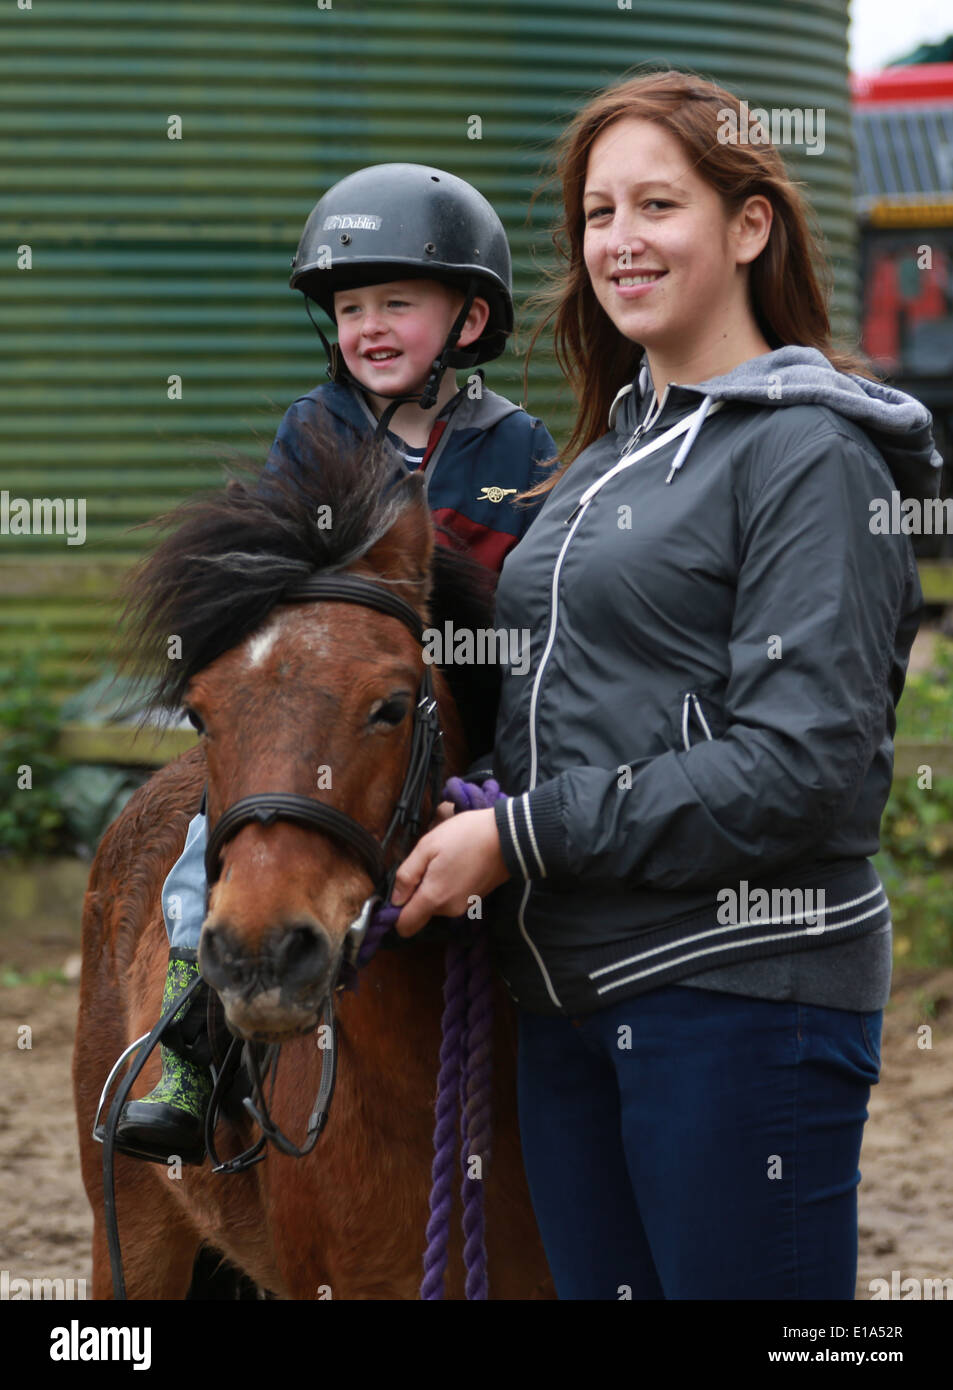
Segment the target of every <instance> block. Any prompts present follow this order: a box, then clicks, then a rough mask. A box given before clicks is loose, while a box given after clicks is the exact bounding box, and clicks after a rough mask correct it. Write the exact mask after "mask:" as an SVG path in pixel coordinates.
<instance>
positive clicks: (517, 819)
mask: <svg viewBox="0 0 953 1390" xmlns="http://www.w3.org/2000/svg"><path fill="white" fill-rule="evenodd" d="M494 815H495V816H496V828H497V830H498V831H499V835H500V849H501V852H502V854H503V862H504V863H505V865H506V867H507V868H508V869H509V871H510V873H511V874H512V876H513V877H514V878H522V879H531V878H546V877H547V874H548V872H549V870H550V869H551V868H553V867H555V866H556V865H557V864H558V863H559V847H560V845H561V844H562V839H563V836H562V818H561V816H560V811H559V788H558V786H557V784H556V782H547V783H545V784H544V785H543V786H542V787H537V788H536V790H535V791H532V792H523V794H522V795H521V796H511V797H509V798H508V799H507V800H506V801H498V802H497V804H496V806H495V807H494Z"/></svg>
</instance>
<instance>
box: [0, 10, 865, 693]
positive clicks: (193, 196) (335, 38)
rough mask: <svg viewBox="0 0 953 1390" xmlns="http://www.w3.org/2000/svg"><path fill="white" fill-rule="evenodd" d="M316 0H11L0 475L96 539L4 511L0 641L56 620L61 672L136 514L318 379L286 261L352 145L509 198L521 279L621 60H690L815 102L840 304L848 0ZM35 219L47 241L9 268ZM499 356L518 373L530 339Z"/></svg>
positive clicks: (310, 336)
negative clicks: (71, 510) (519, 350)
mask: <svg viewBox="0 0 953 1390" xmlns="http://www.w3.org/2000/svg"><path fill="white" fill-rule="evenodd" d="M24 2H25V0H24ZM322 3H327V0H298V2H295V3H292V2H291V0H262V2H261V3H244V4H226V3H220V2H219V0H203V3H200V4H196V3H181V0H179V2H178V3H176V2H172V3H169V2H168V0H167V2H166V3H162V4H144V3H142V0H134V3H125V2H124V0H84V3H83V4H81V5H78V4H76V3H75V0H37V3H36V5H35V8H34V9H31V10H19V9H17V8H16V7H15V5H14V4H13V3H12V0H11V3H9V4H6V5H4V6H3V8H2V11H0V52H2V53H3V54H4V55H5V59H6V61H5V62H4V64H3V67H4V69H5V71H4V80H3V82H2V86H0V178H2V187H3V199H2V202H0V246H2V247H3V248H4V250H3V254H2V256H0V266H2V269H0V297H2V298H0V303H2V314H0V342H2V353H3V358H4V367H5V370H4V372H3V376H2V382H0V400H2V412H0V418H2V425H0V449H2V456H0V489H7V490H8V491H9V492H10V493H11V494H12V495H14V496H27V497H33V496H37V495H45V496H51V497H52V496H58V497H77V498H78V497H84V498H85V499H86V504H87V539H86V543H85V545H84V546H82V547H79V546H76V547H67V546H66V543H65V540H64V538H62V537H56V536H49V537H36V538H34V537H29V538H27V537H16V538H15V537H11V536H0V664H2V663H3V662H4V661H5V660H9V659H10V658H11V657H12V658H14V659H16V658H17V656H18V655H20V654H22V653H23V652H24V651H25V650H27V649H38V648H44V642H45V640H46V639H45V638H44V636H43V634H44V632H49V633H51V634H53V635H54V636H55V638H56V640H57V641H58V643H59V650H58V651H53V650H51V651H49V652H48V653H47V655H46V656H45V658H44V661H45V665H44V670H45V672H46V675H47V677H48V680H49V682H50V684H51V685H52V686H53V687H55V688H57V689H61V690H67V689H71V688H75V687H77V686H78V685H82V684H84V683H85V682H86V681H88V680H90V679H92V678H93V676H94V675H95V674H96V672H97V669H98V663H99V661H100V660H101V657H102V651H103V646H104V641H105V638H106V636H107V634H108V631H109V628H110V625H111V622H112V617H111V613H110V609H109V606H108V604H106V605H105V606H104V605H103V604H102V603H101V602H100V598H99V596H100V595H101V594H103V593H104V592H105V593H107V594H108V592H109V591H110V590H111V588H112V586H113V584H114V581H115V578H116V575H117V573H118V572H120V571H121V569H122V568H123V566H124V565H125V564H126V563H127V562H128V560H129V558H130V557H131V556H132V555H134V554H135V553H136V552H137V551H138V550H140V549H141V547H142V546H143V544H145V541H146V536H145V535H144V534H143V533H142V532H139V533H132V534H131V533H130V531H129V529H128V528H129V527H130V526H131V525H133V524H134V523H137V522H142V521H145V520H146V519H147V518H149V517H150V516H152V515H154V514H155V513H157V512H159V511H161V510H164V509H166V508H167V507H168V506H170V505H171V504H174V503H175V502H176V501H178V500H180V499H181V498H182V497H183V496H184V495H185V494H186V493H187V492H188V491H189V490H190V489H192V488H195V487H199V486H206V485H209V484H214V483H215V482H216V481H217V480H218V478H219V477H220V471H219V467H218V465H217V463H216V462H215V461H214V460H215V455H216V452H221V448H222V447H223V446H225V447H234V448H240V449H243V450H245V451H246V452H248V453H249V454H251V456H252V457H253V458H255V459H257V460H259V461H262V460H263V459H264V456H265V453H266V451H267V447H268V444H269V442H270V440H271V438H272V437H273V434H274V430H275V427H276V425H277V423H278V421H279V419H280V418H281V415H282V413H283V411H284V409H285V407H286V406H287V404H288V403H289V402H290V401H291V400H292V399H293V398H294V397H295V396H297V395H299V394H301V393H302V392H303V391H306V390H308V389H310V388H311V387H312V386H314V385H315V384H317V382H318V381H320V380H322V379H323V358H322V355H321V353H320V345H319V343H318V340H317V338H316V335H315V334H314V330H313V328H312V327H311V325H310V323H309V322H308V320H307V317H306V315H305V313H304V308H303V304H302V301H301V298H300V296H299V295H297V294H292V292H291V291H289V290H288V288H287V275H288V268H289V261H290V258H291V255H292V253H293V251H294V249H295V246H296V244H297V239H298V235H299V232H300V230H301V227H302V225H303V223H304V220H305V217H306V215H307V213H308V211H309V210H310V208H311V206H312V205H313V203H314V202H315V201H316V199H317V197H318V196H319V195H320V193H321V192H322V191H323V190H324V189H325V188H326V187H327V186H328V185H329V184H331V183H332V182H333V181H334V180H336V179H337V178H339V177H341V176H343V175H344V174H345V173H347V172H348V171H350V170H352V169H354V168H356V167H358V166H360V165H362V164H369V163H376V162H382V161H386V160H398V159H399V160H405V159H406V160H411V161H421V162H426V163H431V164H436V165H438V166H443V167H445V168H448V169H450V170H452V171H454V172H455V173H458V174H461V175H463V176H464V177H466V178H469V179H470V180H472V181H473V182H474V183H476V184H477V186H478V187H479V188H480V189H481V190H482V191H483V192H484V193H485V194H486V195H487V196H488V197H489V198H490V200H491V201H492V202H493V203H494V204H495V205H496V207H497V208H498V209H499V211H500V214H501V216H502V217H503V219H504V222H505V223H506V226H507V229H508V231H509V233H510V236H511V240H512V245H513V252H514V263H515V269H516V280H517V292H518V296H519V297H520V298H522V297H524V296H525V294H526V292H527V291H528V290H529V288H530V287H531V286H532V285H533V283H534V281H535V280H536V270H535V268H534V258H535V265H541V264H543V263H545V260H546V256H547V253H548V250H549V240H548V235H547V233H546V230H545V228H546V224H547V221H548V217H549V207H548V206H547V204H546V202H545V201H542V200H541V201H540V202H538V203H537V206H536V209H535V212H534V214H533V217H532V219H531V220H530V221H528V220H527V212H528V203H529V198H530V196H531V194H532V192H533V190H534V189H535V188H536V187H537V185H538V183H539V181H540V180H539V172H540V169H541V167H542V166H543V163H544V161H545V157H546V151H547V148H548V147H549V145H550V142H551V141H552V139H553V138H554V137H555V136H556V135H557V134H558V132H559V131H560V129H561V128H562V127H563V125H564V124H565V121H566V119H567V118H568V116H569V115H570V114H571V112H572V111H573V110H575V109H576V108H577V107H578V106H579V105H580V104H581V102H582V101H583V100H584V99H585V97H586V96H587V95H588V94H589V93H590V92H592V91H594V90H597V89H599V88H601V87H603V86H606V85H608V84H609V83H610V82H613V81H615V80H618V79H619V78H620V77H621V76H622V75H623V73H624V72H625V71H626V70H627V69H628V68H630V67H631V66H632V65H634V64H636V63H639V62H642V61H644V60H654V61H663V62H669V63H672V64H673V65H675V66H679V67H689V68H693V69H695V70H697V71H699V72H701V73H703V74H705V75H708V76H711V77H714V78H715V79H717V80H719V81H721V82H723V83H725V84H726V85H727V86H729V87H732V88H734V89H735V90H737V91H738V92H739V93H740V94H742V95H744V96H746V97H747V98H748V100H749V101H750V103H751V105H753V106H754V105H762V106H767V107H794V106H798V107H805V106H807V107H822V108H824V109H825V112H826V132H825V133H826V142H827V143H826V149H825V152H824V154H823V155H822V156H818V157H807V156H804V155H802V156H801V157H800V158H798V157H797V154H796V152H792V154H791V163H792V165H793V168H794V172H795V174H796V175H797V176H798V177H800V178H803V179H805V180H807V182H808V185H809V193H810V196H811V197H812V198H813V200H814V203H815V206H816V208H817V211H818V213H819V216H820V221H821V224H822V226H823V228H824V230H825V233H826V236H827V238H828V241H829V245H830V248H831V250H832V252H833V254H834V257H835V262H836V267H837V308H838V321H839V325H840V327H841V328H842V329H848V330H851V329H852V328H853V322H852V317H853V305H854V227H853V217H852V211H851V196H850V195H851V152H850V144H849V140H850V134H849V113H848V97H847V85H846V27H847V4H846V0H806V2H805V3H795V4H792V3H788V4H785V5H784V6H783V7H774V6H766V5H763V4H761V3H721V2H720V0H694V3H692V2H691V0H689V2H687V3H685V2H682V3H679V2H678V0H672V3H669V4H666V5H665V6H664V7H663V6H661V5H659V4H658V3H657V0H632V4H631V9H626V8H622V7H621V6H622V5H624V4H625V0H511V3H508V4H493V3H479V4H467V5H461V4H454V3H442V0H402V3H400V4H395V3H394V0H363V3H362V0H330V8H320V7H319V6H320V5H321V4H322ZM173 115H174V116H178V117H180V118H181V121H182V139H181V140H170V139H169V138H168V136H167V128H168V121H169V118H170V116H173ZM472 115H478V116H479V117H480V118H481V120H482V139H479V140H475V139H471V138H468V118H469V117H470V116H472ZM24 245H26V246H29V247H30V248H31V252H32V258H33V262H32V269H31V270H22V269H18V268H17V248H19V247H21V246H24ZM792 292H796V287H792ZM172 375H177V376H179V377H181V380H182V399H181V400H180V401H173V400H169V399H168V395H167V391H168V387H167V380H168V378H169V377H170V376H172ZM488 380H489V383H490V384H491V385H492V386H493V387H494V388H495V389H497V390H501V391H503V392H504V393H507V394H510V395H512V396H513V397H514V398H515V399H520V397H521V394H522V393H521V379H520V371H519V368H518V366H517V364H516V361H515V358H513V357H510V358H509V359H508V360H507V363H506V364H505V365H502V364H491V366H490V370H489V375H488ZM529 406H530V408H531V409H532V410H533V411H534V413H537V414H540V415H542V416H543V418H544V419H545V420H546V421H547V423H549V424H550V426H551V428H552V429H553V432H554V433H555V434H556V435H557V437H559V435H560V434H561V433H563V432H564V430H565V426H566V424H567V423H568V420H569V410H570V403H569V401H568V400H567V393H566V390H565V388H564V387H563V386H562V384H561V379H560V378H559V377H558V374H557V372H556V370H555V368H554V366H553V364H552V362H551V361H550V360H548V359H543V358H541V357H539V358H534V371H533V380H532V389H531V393H530V399H529Z"/></svg>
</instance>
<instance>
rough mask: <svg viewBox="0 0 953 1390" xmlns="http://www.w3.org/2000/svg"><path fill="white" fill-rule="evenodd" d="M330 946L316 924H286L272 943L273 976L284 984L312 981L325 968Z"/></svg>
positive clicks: (308, 983)
mask: <svg viewBox="0 0 953 1390" xmlns="http://www.w3.org/2000/svg"><path fill="white" fill-rule="evenodd" d="M330 958H331V950H330V944H329V942H328V939H327V937H326V935H325V934H324V932H323V931H321V930H320V928H318V927H313V926H309V925H301V926H297V927H289V928H288V929H287V930H286V931H285V932H283V933H282V935H281V937H280V938H279V939H278V940H277V941H276V942H275V944H274V947H273V960H274V970H275V976H276V978H277V979H278V980H279V981H280V983H281V984H282V985H283V986H288V985H291V986H292V987H296V986H301V985H310V984H314V982H315V981H316V980H319V979H320V978H321V976H322V975H324V974H325V972H326V971H327V968H328V965H329V963H330Z"/></svg>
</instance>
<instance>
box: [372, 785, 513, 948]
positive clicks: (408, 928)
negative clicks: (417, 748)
mask: <svg viewBox="0 0 953 1390" xmlns="http://www.w3.org/2000/svg"><path fill="white" fill-rule="evenodd" d="M437 809H438V814H439V811H440V809H441V808H440V807H438V808H437ZM509 876H510V874H509V870H508V869H507V867H506V865H505V863H504V862H503V855H502V854H501V852H500V836H499V832H498V831H497V828H496V818H495V816H494V814H493V811H492V810H490V809H488V810H485V811H464V812H462V813H461V814H460V815H458V816H453V817H452V819H448V820H445V821H443V822H442V824H440V825H438V826H437V827H436V828H435V829H433V830H429V831H428V832H427V834H426V835H424V836H423V838H422V839H421V840H419V841H418V842H417V844H416V846H415V847H414V849H413V850H412V852H411V853H410V854H409V855H408V856H407V858H406V859H405V860H404V862H403V864H401V866H400V868H399V869H398V870H397V877H396V879H395V880H394V891H393V893H392V894H391V902H392V903H393V905H394V906H395V907H401V906H402V905H403V904H404V903H406V904H407V905H406V907H404V909H403V911H402V912H401V914H400V916H399V917H398V919H397V923H396V929H397V933H398V935H399V936H413V935H414V934H415V933H416V932H419V931H420V930H421V928H422V927H425V926H426V925H427V923H428V922H429V921H430V919H431V917H435V916H441V917H459V916H461V915H462V914H463V913H464V912H466V910H467V908H468V907H469V906H470V899H471V897H473V896H478V897H481V898H482V897H485V896H486V894H487V893H492V891H493V889H494V888H498V887H499V886H500V884H501V883H505V882H506V880H507V879H508V878H509Z"/></svg>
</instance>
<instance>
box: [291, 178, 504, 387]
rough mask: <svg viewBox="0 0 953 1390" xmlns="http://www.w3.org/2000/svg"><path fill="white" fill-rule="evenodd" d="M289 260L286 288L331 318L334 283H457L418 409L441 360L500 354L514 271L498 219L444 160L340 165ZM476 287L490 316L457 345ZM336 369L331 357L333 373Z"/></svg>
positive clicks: (471, 360) (459, 361)
mask: <svg viewBox="0 0 953 1390" xmlns="http://www.w3.org/2000/svg"><path fill="white" fill-rule="evenodd" d="M291 265H292V272H291V278H290V280H289V284H290V285H291V288H292V289H298V290H301V291H302V293H303V294H304V295H306V296H307V298H309V299H313V300H314V301H315V302H316V303H317V304H319V305H320V306H321V308H322V309H323V310H324V311H325V313H326V314H327V315H328V316H329V317H330V318H331V319H333V318H334V294H335V292H336V291H337V290H344V289H354V288H356V287H359V286H364V285H379V284H384V283H386V282H387V281H388V280H411V279H418V278H419V279H428V280H439V281H441V282H442V283H443V284H449V285H453V286H454V287H456V288H458V289H460V290H461V291H462V293H463V295H464V304H463V307H462V308H461V310H460V313H459V314H458V316H457V319H456V321H455V322H454V324H453V327H452V328H451V330H450V333H449V334H448V337H447V341H446V343H445V345H444V348H443V350H442V351H441V353H440V356H439V357H438V359H437V361H436V362H435V363H434V371H433V373H432V374H431V377H430V381H429V382H428V384H427V387H426V388H425V390H424V393H423V396H422V397H421V398H420V404H421V406H423V407H424V408H427V406H428V405H432V404H433V402H434V400H436V392H437V387H438V386H439V380H440V377H441V375H442V374H443V372H444V371H445V370H446V368H447V367H470V366H474V365H476V364H477V363H480V362H489V361H491V360H492V359H493V358H494V357H499V355H500V354H501V353H502V352H503V350H504V348H505V346H506V339H507V336H508V334H510V333H511V332H512V330H513V289H512V284H513V277H512V267H511V262H510V248H509V244H508V242H507V239H506V232H505V231H504V229H503V224H502V222H501V221H500V219H499V217H498V216H497V214H496V212H495V211H494V210H493V208H492V207H491V206H490V204H489V203H488V202H487V200H486V199H485V198H484V197H483V195H482V194H481V193H478V192H477V190H476V189H475V188H473V187H472V186H471V185H470V184H468V183H466V182H465V180H463V179H460V178H457V177H456V175H454V174H448V173H446V171H445V170H443V169H433V168H431V167H430V166H428V165H425V164H375V165H372V166H370V167H369V168H367V169H359V170H358V171H357V172H356V173H354V174H348V176H347V177H346V178H343V179H341V181H340V182H339V183H336V184H335V185H334V187H333V188H330V189H329V190H328V192H327V193H325V195H324V197H323V198H322V199H321V200H320V202H318V203H317V204H316V205H315V207H314V208H313V210H312V212H311V214H310V216H309V217H308V220H307V222H306V223H305V227H304V231H303V232H302V234H301V240H300V242H299V243H298V250H297V252H296V253H295V255H294V258H293V259H292V262H291ZM477 295H479V296H480V297H481V298H483V299H485V300H486V301H487V304H488V306H489V310H490V314H489V318H488V319H487V323H486V327H485V328H484V330H483V333H482V334H481V335H480V337H479V338H478V339H477V340H476V342H474V343H472V344H470V345H469V347H467V348H463V349H459V348H457V347H456V341H457V337H458V336H459V333H460V331H461V329H462V327H463V324H464V322H465V320H466V316H467V314H468V313H469V311H470V308H471V306H472V303H473V300H474V298H476V296H477ZM316 326H317V325H316ZM319 331H320V330H319ZM323 336H324V335H323V334H322V338H323ZM335 356H336V354H335ZM341 368H343V363H340V362H339V361H338V362H337V363H336V364H335V374H337V372H338V371H340V369H341ZM401 399H414V398H408V397H402V398H401Z"/></svg>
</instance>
